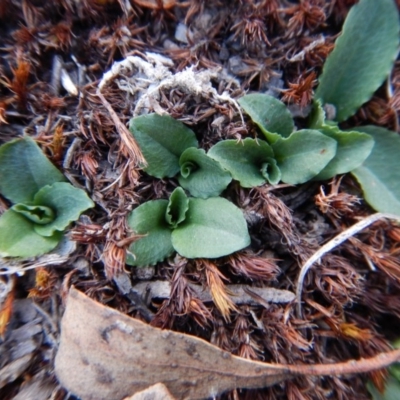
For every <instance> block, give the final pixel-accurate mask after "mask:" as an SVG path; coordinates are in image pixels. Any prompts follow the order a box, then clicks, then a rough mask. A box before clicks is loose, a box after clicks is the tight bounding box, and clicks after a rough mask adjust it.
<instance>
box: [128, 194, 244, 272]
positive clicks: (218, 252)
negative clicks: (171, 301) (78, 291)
mask: <svg viewBox="0 0 400 400" xmlns="http://www.w3.org/2000/svg"><path fill="white" fill-rule="evenodd" d="M128 224H129V225H130V227H131V228H132V229H133V230H134V231H135V232H136V233H137V234H139V235H140V234H143V235H145V236H144V237H143V238H141V239H139V240H138V241H136V242H134V243H133V244H132V245H131V246H130V249H129V250H130V253H131V254H128V257H127V264H130V265H135V266H146V265H153V264H155V263H157V262H158V261H162V260H164V259H165V258H166V257H168V256H170V255H171V254H172V253H173V252H174V251H177V252H178V253H179V254H180V255H182V256H184V257H187V258H199V257H202V258H217V257H221V256H224V255H227V254H230V253H233V252H234V251H237V250H240V249H242V248H244V247H246V246H248V245H249V244H250V237H249V234H248V231H247V225H246V221H245V219H244V217H243V214H242V212H241V210H240V209H238V208H237V207H236V206H235V205H234V204H232V203H231V202H229V201H228V200H226V199H224V198H221V197H211V198H209V199H199V198H188V197H187V196H186V194H185V192H184V190H183V189H182V188H180V187H178V188H176V189H175V190H174V191H173V192H172V194H171V196H170V198H169V200H152V201H148V202H146V203H144V204H142V205H140V206H139V207H138V208H136V209H135V210H134V211H133V212H132V213H131V214H130V215H129V218H128Z"/></svg>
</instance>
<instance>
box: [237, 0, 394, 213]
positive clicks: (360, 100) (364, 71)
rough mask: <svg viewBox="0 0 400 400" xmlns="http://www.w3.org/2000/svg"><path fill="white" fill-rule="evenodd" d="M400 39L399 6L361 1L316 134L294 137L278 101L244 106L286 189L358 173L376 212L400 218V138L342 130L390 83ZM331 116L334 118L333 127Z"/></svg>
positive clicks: (338, 54)
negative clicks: (267, 145)
mask: <svg viewBox="0 0 400 400" xmlns="http://www.w3.org/2000/svg"><path fill="white" fill-rule="evenodd" d="M398 35H399V21H398V11H397V7H396V5H395V3H394V2H393V0H382V1H375V0H361V1H360V2H359V3H358V4H356V5H355V6H353V7H352V9H351V10H350V12H349V14H348V16H347V18H346V21H345V23H344V26H343V31H342V34H341V36H340V37H339V38H338V39H337V41H336V44H335V49H334V50H333V52H332V53H331V54H330V55H329V57H328V59H327V60H326V63H325V65H324V68H323V73H322V76H321V77H320V79H319V86H318V88H317V90H316V93H315V100H314V105H313V110H312V113H311V115H310V120H309V128H310V129H305V130H301V131H293V128H294V124H293V120H292V118H291V115H290V113H289V112H288V111H287V109H286V108H285V106H284V104H283V103H281V102H280V101H279V100H277V99H274V98H272V97H270V96H267V95H263V94H250V95H247V96H244V97H242V98H241V99H239V103H240V105H241V106H242V107H243V109H244V110H245V112H246V113H247V114H248V115H249V116H250V118H251V119H252V120H253V122H254V123H255V124H257V125H258V127H259V128H260V130H261V132H262V133H263V134H264V136H265V138H266V139H267V141H268V142H269V143H270V144H271V146H272V148H273V150H274V153H275V159H276V161H277V165H278V167H279V168H280V170H281V180H282V181H283V182H287V183H292V184H295V183H302V182H305V181H306V180H310V179H314V180H325V179H329V178H331V177H333V176H335V175H337V174H343V173H346V172H351V173H352V174H353V175H354V176H355V178H356V179H357V180H358V182H359V183H360V185H361V187H362V189H363V192H364V197H365V199H366V201H367V202H368V203H369V204H370V205H371V206H372V207H373V208H375V209H376V210H378V211H381V212H387V213H393V214H398V215H400V177H399V173H398V172H397V171H398V169H397V164H398V156H399V154H400V137H399V135H398V134H397V133H395V132H391V131H388V130H387V129H384V128H380V127H376V126H363V127H357V128H354V129H351V130H345V131H343V130H341V129H340V128H339V125H338V124H339V123H340V122H342V121H344V120H346V119H347V118H349V117H350V116H352V115H353V114H354V113H355V112H356V111H357V110H358V109H359V108H360V107H361V106H362V105H363V104H364V103H365V102H366V101H368V100H369V99H370V98H371V97H372V95H373V93H374V92H375V91H376V90H377V89H378V87H379V86H380V85H381V84H382V83H383V81H384V80H385V79H386V78H387V76H388V75H389V73H390V70H391V68H392V67H393V63H394V60H395V58H396V55H397V51H398V49H397V47H398V43H399V40H398ZM325 108H329V109H330V110H331V111H332V110H333V114H334V116H333V117H332V118H331V120H328V119H327V118H326V113H325ZM322 136H325V138H328V139H330V140H331V143H330V144H329V143H327V142H324V140H323V139H322ZM296 138H297V140H296ZM333 142H334V143H335V145H333V144H332V143H333ZM335 146H336V148H334V147H335ZM321 156H323V157H321ZM318 170H319V171H318Z"/></svg>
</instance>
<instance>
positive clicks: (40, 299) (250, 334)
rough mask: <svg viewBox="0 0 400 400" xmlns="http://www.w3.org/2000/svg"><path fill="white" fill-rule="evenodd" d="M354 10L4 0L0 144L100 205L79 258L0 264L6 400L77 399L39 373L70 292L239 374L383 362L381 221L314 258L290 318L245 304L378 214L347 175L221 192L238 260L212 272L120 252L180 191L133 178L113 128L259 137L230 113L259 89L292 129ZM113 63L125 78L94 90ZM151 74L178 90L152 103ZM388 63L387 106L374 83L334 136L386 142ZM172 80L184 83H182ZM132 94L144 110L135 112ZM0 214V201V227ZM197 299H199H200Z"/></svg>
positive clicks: (349, 393) (390, 300) (390, 244)
mask: <svg viewBox="0 0 400 400" xmlns="http://www.w3.org/2000/svg"><path fill="white" fill-rule="evenodd" d="M354 3H356V1H355V0H326V1H324V0H304V1H299V2H298V1H289V0H266V1H261V0H260V1H256V0H232V1H230V2H227V1H218V0H210V1H203V0H193V1H186V2H184V1H175V0H130V1H129V0H126V1H125V0H79V1H72V0H57V1H52V2H48V1H42V0H21V1H18V0H1V1H0V54H1V61H0V144H3V143H5V142H7V141H9V140H11V139H14V138H16V137H19V136H22V135H29V136H31V137H33V138H34V139H35V140H36V141H37V143H38V144H39V145H40V146H41V148H42V150H43V151H44V152H45V154H46V155H47V156H48V157H49V158H50V160H51V161H52V162H53V163H54V164H55V165H56V166H57V167H59V168H60V170H61V171H62V172H63V173H64V174H65V175H66V177H67V178H68V179H69V181H70V182H71V183H72V184H73V185H75V186H77V187H80V188H84V189H85V190H86V191H87V193H88V194H89V195H90V197H91V198H92V199H93V201H94V202H95V203H96V207H95V208H94V209H92V210H90V211H88V212H86V213H85V215H82V216H81V218H80V219H79V221H77V223H75V224H74V225H73V226H72V227H71V228H70V229H69V230H68V231H67V238H68V239H69V240H70V241H72V242H73V243H75V244H71V242H67V244H64V247H61V248H59V249H57V251H56V254H55V255H53V256H52V257H48V258H45V259H39V260H37V259H36V260H28V261H24V262H23V263H21V262H11V261H7V260H1V261H0V274H1V275H0V305H1V308H0V354H1V358H0V394H1V396H0V397H1V398H2V399H28V398H36V399H39V398H40V399H47V398H52V399H68V398H69V399H71V398H73V396H72V395H70V394H68V393H67V391H66V390H65V389H64V388H62V387H61V385H59V384H58V383H57V380H56V378H55V376H54V372H53V361H54V355H55V353H56V350H57V343H58V338H59V326H60V320H61V318H62V314H63V310H64V305H65V303H64V302H65V298H66V296H67V293H68V289H69V288H70V287H71V286H72V285H73V286H74V287H76V288H77V289H78V290H80V291H82V292H84V293H85V294H87V295H88V296H89V297H91V298H93V299H95V300H96V301H98V302H100V303H102V304H104V305H108V306H110V307H112V308H115V309H117V310H119V311H122V312H124V313H125V314H127V315H129V316H132V317H135V318H138V319H140V320H142V321H145V322H147V323H149V324H151V325H152V326H156V327H161V328H164V329H171V330H174V331H178V332H184V333H188V334H190V335H195V336H198V337H200V338H203V339H205V340H207V341H209V342H211V343H213V344H214V345H217V346H219V347H220V348H222V349H223V350H225V351H228V352H231V353H232V354H235V355H238V356H240V357H244V358H248V359H252V360H260V361H266V362H271V363H274V362H276V363H278V362H279V363H288V364H298V365H301V364H315V363H333V362H342V361H346V360H348V359H352V358H354V359H359V358H362V357H372V356H374V355H377V354H379V353H381V352H384V351H387V350H389V349H390V348H391V342H392V341H393V340H395V339H396V338H397V337H398V331H399V326H400V311H399V310H400V260H399V256H398V254H399V249H400V246H399V243H400V227H399V226H398V225H396V224H395V223H394V222H391V221H389V220H385V219H382V220H378V221H377V222H375V223H374V224H372V225H370V226H368V227H367V228H366V229H364V230H363V231H362V232H360V233H358V234H357V235H355V236H352V237H351V238H349V239H348V240H347V241H345V242H344V243H343V244H341V245H340V246H338V247H337V248H335V249H333V250H332V251H331V252H329V253H328V254H326V255H324V257H323V258H322V259H321V260H320V262H319V263H317V264H315V265H314V266H313V267H312V268H311V269H310V271H309V272H308V273H307V275H306V277H305V281H304V283H303V286H302V313H301V314H299V313H298V312H297V310H296V303H295V302H294V301H290V302H289V303H288V302H276V303H274V302H271V301H265V300H264V301H263V300H262V299H260V296H258V297H257V295H255V294H254V291H253V292H252V291H251V288H253V289H254V290H255V289H257V290H258V289H260V288H266V287H270V288H275V289H282V290H289V291H291V292H293V293H294V292H295V291H296V282H297V280H298V276H299V271H300V267H301V266H302V264H304V262H305V261H306V260H307V259H308V258H309V257H310V256H311V255H312V254H314V253H315V252H316V251H317V250H318V249H319V248H320V247H321V246H322V245H323V244H324V243H326V242H327V241H329V240H330V239H332V238H333V237H335V236H336V235H337V234H339V233H340V232H342V231H343V230H345V229H346V228H348V227H349V226H352V225H354V224H355V223H357V222H358V221H359V220H360V219H363V218H366V217H368V216H369V215H371V214H372V213H373V212H374V211H373V210H372V209H370V208H369V206H368V205H367V204H366V203H365V202H364V201H363V199H362V195H361V191H360V189H359V187H358V185H357V183H356V181H355V180H354V179H353V178H352V177H351V176H350V175H345V176H343V177H336V178H335V179H333V180H332V181H331V182H310V183H307V184H303V185H298V186H296V187H294V186H289V185H277V186H269V185H264V186H261V187H257V188H253V189H243V188H240V187H239V186H238V185H235V184H231V185H230V186H229V188H228V189H227V191H226V192H225V193H224V196H225V197H227V198H229V199H230V200H231V201H232V202H233V203H235V204H236V205H237V206H239V207H240V208H241V209H242V210H243V211H244V214H245V216H246V219H247V222H248V226H249V231H250V234H251V239H252V243H251V246H250V248H248V249H246V250H244V251H240V252H238V253H235V254H233V255H231V256H227V257H224V258H221V259H217V260H205V259H204V260H203V259H197V260H189V259H184V258H181V257H179V256H176V257H171V258H169V259H168V260H167V261H165V262H161V263H158V264H157V265H156V266H152V267H147V268H143V269H139V268H132V267H129V266H127V265H126V263H125V261H126V252H127V249H128V247H129V244H130V243H131V242H132V240H134V236H133V232H132V231H131V230H130V229H129V227H128V225H127V222H126V218H127V215H128V214H129V212H130V211H131V210H132V209H134V208H135V207H137V206H138V205H140V204H142V203H143V202H145V201H148V200H153V199H160V198H164V199H166V198H168V196H169V195H170V193H171V192H172V191H173V189H174V188H175V187H176V186H177V181H176V180H175V179H164V180H159V179H155V178H152V177H150V176H148V175H147V174H146V173H144V172H143V171H141V170H140V168H139V165H138V163H137V153H135V150H134V148H133V147H132V143H131V141H130V139H129V138H128V137H127V136H126V130H125V129H124V127H125V126H126V125H127V123H128V122H129V120H130V118H131V117H132V116H133V115H134V113H140V112H157V113H167V114H169V115H171V116H172V117H174V118H176V119H178V120H180V121H182V122H184V123H185V124H187V125H188V126H189V127H190V128H191V129H192V130H193V131H194V132H195V133H196V136H197V138H198V140H199V142H200V146H201V147H202V148H204V149H206V150H207V149H208V148H209V147H210V146H211V145H213V144H214V143H216V142H217V141H219V140H221V139H228V138H230V139H232V138H234V139H242V138H245V137H255V135H256V133H257V130H256V127H255V126H254V125H253V124H252V123H251V121H250V120H249V119H248V118H247V117H246V116H244V117H243V116H242V115H241V113H240V112H239V110H238V109H237V107H236V106H235V104H236V103H235V100H236V99H238V98H239V97H241V96H242V95H244V94H245V93H249V92H262V93H268V94H271V95H273V96H276V97H278V98H280V99H281V100H282V101H284V102H285V103H286V104H287V105H288V107H289V109H290V110H291V112H292V114H293V116H294V117H295V121H296V126H297V127H298V128H301V127H302V126H304V125H305V121H306V117H307V115H308V113H309V112H310V104H311V101H312V99H313V89H314V88H315V87H316V85H317V77H318V76H319V74H320V73H321V70H322V66H323V64H324V61H325V59H326V57H327V56H328V54H329V53H330V51H332V49H333V47H334V42H335V38H336V37H337V35H338V34H339V33H340V30H341V27H342V24H343V21H344V19H345V17H346V15H347V13H348V11H349V9H350V8H351V6H352V5H353V4H354ZM154 54H157V55H162V56H163V57H164V58H163V59H160V58H159V57H158V56H155V55H154ZM127 60H128V61H127ZM155 60H158V61H155ZM160 60H161V61H160ZM114 62H122V64H117V65H114V70H113V72H112V74H109V75H107V76H104V74H105V73H106V72H107V71H110V70H111V68H112V66H113V64H114ZM157 62H159V64H157ZM140 63H141V64H140ZM139 64H140V65H141V66H140V65H139ZM143 65H144V66H145V67H144V66H143ZM161 66H163V68H165V71H166V72H165V73H166V74H167V75H168V77H174V79H175V81H174V82H175V83H174V85H167V84H165V85H161V88H160V89H159V92H158V97H154V96H153V97H152V96H150V95H149V93H150V92H151V90H152V84H153V83H154V80H155V79H159V78H157V77H156V76H152V75H149V72H148V71H149V70H148V69H149V68H150V67H152V68H153V70H152V71H153V73H156V72H160V71H161ZM399 66H400V65H399V64H396V65H395V68H394V71H393V73H392V75H391V78H390V82H389V83H390V84H391V88H392V93H391V94H390V98H389V94H388V93H387V90H386V88H387V85H384V86H383V87H382V88H381V89H380V90H379V91H378V92H377V93H376V95H375V96H374V97H373V98H372V99H371V100H370V101H369V102H368V103H367V104H365V105H364V106H363V107H362V109H361V110H360V111H359V112H358V113H357V114H356V115H355V116H354V117H352V118H351V120H349V121H347V122H346V124H347V126H357V125H363V124H364V125H365V124H371V123H373V124H376V125H380V126H384V127H387V128H389V129H392V130H397V129H398V115H397V111H398V108H397V109H396V104H399V102H398V99H399V97H398V96H399V93H400V84H399V82H400V69H399ZM146 68H148V69H147V70H146ZM183 71H186V72H188V71H189V72H190V74H191V77H192V78H194V83H193V82H192V84H190V85H189V84H186V83H187V82H188V81H185V82H186V83H185V82H183V83H182V80H181V81H179V79H178V78H177V74H179V73H181V72H183ZM110 75H111V78H110ZM160 79H161V78H160ZM162 79H164V78H162ZM162 79H161V80H160V82H164V81H162ZM178 81H179V82H180V83H179V82H178ZM160 82H158V83H160ZM176 82H178V83H176ZM195 84H198V87H197V86H196V85H195ZM99 85H100V86H101V91H100V95H99ZM198 88H200V91H199V90H198ZM144 94H146V95H148V97H147V98H146V102H143V104H141V105H140V107H139V108H138V102H139V100H140V99H142V100H143V95H144ZM396 99H397V102H396ZM142 100H141V101H142ZM397 107H398V106H397ZM243 118H244V119H243ZM346 124H344V125H343V126H344V127H345V126H346ZM8 207H9V203H8V202H7V201H6V200H5V199H4V198H0V213H2V212H3V211H5V210H6V209H7V208H8ZM126 277H128V279H126ZM160 281H164V282H169V283H168V284H169V285H170V286H168V287H170V294H169V297H168V298H165V295H161V294H160V292H157V290H161V289H157V287H159V286H160V285H161V283H160ZM144 282H153V283H154V289H152V292H151V296H149V295H148V293H146V292H145V291H144V290H142V291H141V292H140V291H139V289H135V287H136V286H137V287H138V288H140V287H143V283H144ZM236 284H240V285H244V286H245V287H246V288H247V289H246V290H247V291H246V296H244V297H246V299H247V300H243V302H238V304H233V302H232V301H231V300H230V298H229V296H228V295H227V291H228V285H236ZM157 285H159V286H157ZM193 285H197V287H200V286H202V287H203V288H205V290H206V291H209V292H210V296H208V297H207V296H203V297H201V296H200V295H199V294H198V293H197V294H196V291H195V290H194V289H193ZM161 286H162V285H161ZM163 287H164V286H163ZM249 289H250V292H249ZM249 293H250V294H249ZM146 294H147V296H146ZM200 297H201V298H200ZM249 298H250V299H249ZM149 351H150V350H149ZM386 376H387V372H386V371H385V370H379V371H375V372H371V373H369V374H358V375H352V376H348V375H346V376H329V377H323V378H319V377H298V378H295V379H292V380H289V381H287V382H284V383H282V384H277V385H274V386H272V387H269V388H265V389H257V390H240V389H237V390H234V391H232V392H230V393H225V394H223V395H222V396H220V398H221V399H258V398H259V399H326V398H332V399H357V400H359V399H368V398H370V395H369V392H368V390H367V382H368V381H371V382H373V383H374V384H375V385H376V386H377V387H378V388H380V389H382V388H383V386H384V382H385V378H386Z"/></svg>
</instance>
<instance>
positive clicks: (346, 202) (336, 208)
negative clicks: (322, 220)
mask: <svg viewBox="0 0 400 400" xmlns="http://www.w3.org/2000/svg"><path fill="white" fill-rule="evenodd" d="M342 179H343V177H341V178H339V179H336V178H334V179H332V181H331V182H330V183H329V186H330V187H331V190H330V193H329V194H328V195H326V194H325V190H324V187H323V186H321V187H320V189H319V194H317V195H316V196H315V204H316V206H317V207H318V208H319V209H320V210H321V212H322V213H324V214H331V215H332V216H334V217H336V218H341V217H342V216H343V215H345V214H350V213H352V212H353V208H354V206H355V205H356V204H359V203H360V201H361V200H360V199H359V198H358V197H357V196H354V195H352V194H348V193H343V192H342V193H339V187H340V183H341V181H342Z"/></svg>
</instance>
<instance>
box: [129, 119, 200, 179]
mask: <svg viewBox="0 0 400 400" xmlns="http://www.w3.org/2000/svg"><path fill="white" fill-rule="evenodd" d="M129 129H130V131H131V132H132V135H133V136H134V137H135V139H136V141H137V142H138V144H139V146H140V149H141V150H142V153H143V155H144V158H145V159H146V162H147V167H146V168H145V169H144V170H145V171H146V172H147V173H148V174H149V175H152V176H155V177H156V178H165V177H169V178H172V177H173V176H175V175H176V174H177V173H178V172H179V157H180V156H181V154H182V153H183V152H184V151H185V150H186V149H187V148H189V147H197V146H198V143H197V140H196V136H195V134H194V133H193V131H192V130H190V129H189V128H188V127H187V126H185V125H184V124H183V123H182V122H180V121H177V120H175V119H174V118H172V117H170V116H168V115H163V116H161V115H157V114H148V115H141V116H140V117H136V118H132V119H131V121H130V126H129Z"/></svg>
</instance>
